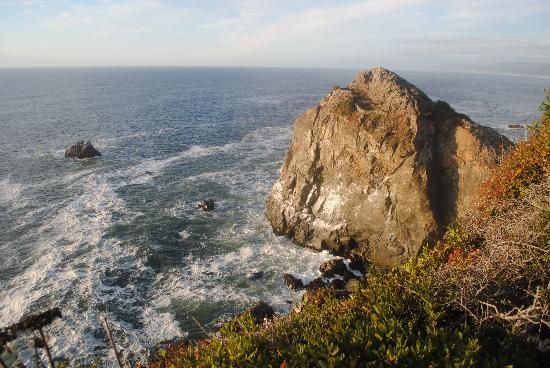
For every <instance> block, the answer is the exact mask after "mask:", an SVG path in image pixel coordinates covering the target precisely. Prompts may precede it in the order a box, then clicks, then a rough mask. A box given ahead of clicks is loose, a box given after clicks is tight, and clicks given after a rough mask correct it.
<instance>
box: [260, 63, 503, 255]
mask: <svg viewBox="0 0 550 368" xmlns="http://www.w3.org/2000/svg"><path fill="white" fill-rule="evenodd" d="M511 144H512V143H511V142H510V141H509V140H508V139H506V138H505V137H503V136H501V135H500V134H498V133H497V132H496V131H494V130H493V129H491V128H487V127H482V126H480V125H478V124H476V123H474V122H473V121H471V120H470V119H469V118H468V117H467V116H465V115H462V114H458V113H456V112H455V111H454V110H453V109H452V108H451V107H450V106H449V105H448V104H447V103H445V102H440V101H438V102H433V101H431V100H430V99H429V98H428V96H426V95H425V94H424V93H423V92H422V91H420V90H419V89H417V88H416V87H415V86H413V85H412V84H410V83H408V82H407V81H405V80H404V79H402V78H400V77H399V76H398V75H396V74H394V73H392V72H390V71H388V70H385V69H383V68H375V69H372V70H370V71H368V72H361V73H359V74H358V75H357V76H356V78H355V80H354V81H353V82H351V83H350V84H349V85H348V86H347V87H346V88H336V89H334V90H333V91H332V92H330V93H329V94H328V95H327V96H326V97H325V98H323V100H322V101H321V103H320V104H319V106H317V107H315V108H312V109H310V110H308V111H306V112H305V113H304V114H303V115H302V116H300V117H299V118H298V119H297V120H296V122H295V125H294V138H293V140H292V144H291V146H290V148H289V151H288V153H287V156H286V160H285V163H284V164H283V167H282V169H281V173H280V177H279V179H278V181H277V182H276V183H275V185H274V186H273V189H272V191H271V193H270V195H269V197H268V198H267V208H266V215H267V218H268V220H269V221H270V222H271V225H272V227H273V229H274V231H275V233H277V234H279V235H286V236H287V237H289V238H290V239H292V240H293V241H294V242H295V243H297V244H299V245H303V246H307V247H310V248H314V249H317V250H323V249H328V250H330V251H332V252H334V253H337V254H345V253H349V252H352V253H359V254H361V255H363V256H368V257H370V258H371V259H372V260H373V261H375V262H376V263H378V264H381V265H387V266H389V265H395V264H399V263H402V262H404V261H405V260H406V259H407V258H409V257H411V256H415V255H416V254H417V253H418V251H419V249H420V247H421V246H422V245H423V244H425V243H426V242H428V243H433V242H434V241H435V240H437V238H438V237H440V236H441V234H442V231H443V230H444V228H445V226H446V225H448V224H449V223H451V222H452V221H454V220H455V219H456V218H457V216H459V215H460V214H461V213H463V212H464V211H465V209H466V208H467V207H468V204H469V202H470V200H471V199H472V196H473V194H474V192H475V189H476V188H477V186H478V185H479V183H480V182H481V181H482V180H483V179H484V178H485V177H486V175H487V174H488V172H489V170H490V168H492V167H494V165H495V164H496V163H497V159H498V157H499V156H500V154H501V153H502V149H508V148H509V147H510V146H511Z"/></svg>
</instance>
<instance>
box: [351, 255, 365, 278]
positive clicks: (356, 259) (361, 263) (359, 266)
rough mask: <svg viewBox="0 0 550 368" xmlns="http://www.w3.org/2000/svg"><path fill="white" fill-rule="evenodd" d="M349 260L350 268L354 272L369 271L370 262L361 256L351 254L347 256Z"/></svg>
mask: <svg viewBox="0 0 550 368" xmlns="http://www.w3.org/2000/svg"><path fill="white" fill-rule="evenodd" d="M347 258H348V259H349V264H348V266H349V268H351V269H352V270H356V271H359V272H361V273H365V272H366V271H367V267H368V262H367V261H366V260H365V259H364V258H363V257H361V256H360V255H358V254H355V253H350V254H348V255H347Z"/></svg>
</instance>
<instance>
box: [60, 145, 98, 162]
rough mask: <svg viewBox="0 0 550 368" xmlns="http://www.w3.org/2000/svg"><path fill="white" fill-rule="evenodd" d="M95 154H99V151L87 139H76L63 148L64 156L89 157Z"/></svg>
mask: <svg viewBox="0 0 550 368" xmlns="http://www.w3.org/2000/svg"><path fill="white" fill-rule="evenodd" d="M95 156H101V153H100V152H99V151H98V150H96V149H95V148H94V146H93V145H92V144H91V143H90V142H89V141H78V142H76V143H75V144H73V145H72V146H70V147H69V148H67V149H66V150H65V157H72V158H90V157H95Z"/></svg>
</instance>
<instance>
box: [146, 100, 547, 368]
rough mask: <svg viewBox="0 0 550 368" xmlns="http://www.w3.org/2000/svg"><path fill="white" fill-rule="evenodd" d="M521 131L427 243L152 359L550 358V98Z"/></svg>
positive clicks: (315, 362)
mask: <svg viewBox="0 0 550 368" xmlns="http://www.w3.org/2000/svg"><path fill="white" fill-rule="evenodd" d="M541 110H542V112H543V114H542V116H541V119H540V120H539V121H538V122H537V124H534V126H535V127H536V128H535V129H533V131H532V133H531V134H530V137H529V138H528V139H527V140H526V141H525V142H522V143H520V144H518V145H517V147H516V149H514V150H513V151H512V152H511V153H509V154H508V155H507V156H506V157H504V159H503V161H502V164H501V166H500V167H498V168H497V169H496V170H495V171H494V173H493V174H492V175H491V176H490V178H489V179H488V180H487V181H486V182H485V183H484V184H483V185H482V186H481V188H480V191H479V196H478V203H477V204H476V206H474V208H473V209H471V210H470V212H469V213H467V214H466V215H465V216H463V217H462V218H461V219H459V220H458V221H457V223H456V224H454V225H453V226H452V227H450V228H449V229H448V231H447V233H446V236H445V237H444V239H443V240H442V241H441V242H439V243H438V244H437V245H436V246H435V247H434V248H430V249H428V248H426V249H423V250H422V253H421V254H420V256H419V257H417V258H414V259H411V260H409V261H408V262H407V263H406V264H405V265H403V266H401V267H398V268H394V269H392V270H391V271H389V272H382V271H379V270H376V269H374V268H371V269H370V270H369V272H368V274H367V275H365V277H364V278H363V279H362V280H361V281H360V282H354V283H349V284H348V285H347V288H348V291H347V292H344V293H342V292H341V291H336V290H333V289H330V288H329V289H321V290H319V291H317V292H315V293H307V294H306V295H305V296H304V300H303V301H302V303H301V305H299V306H298V307H296V308H295V309H294V310H293V311H292V312H291V313H290V314H289V315H288V316H279V317H276V318H275V319H273V320H271V321H267V322H265V323H263V324H260V325H257V324H255V323H254V321H253V319H252V317H251V316H249V315H242V316H240V317H239V318H237V319H235V320H233V321H231V322H229V323H227V324H226V325H225V326H224V327H223V328H222V329H221V331H219V333H218V334H217V335H215V336H214V337H210V338H208V339H205V340H202V341H200V342H198V343H189V344H184V345H174V346H169V347H168V348H166V349H163V350H160V351H159V353H158V355H157V356H156V357H155V358H154V359H153V360H152V361H151V362H150V363H149V366H150V367H194V366H197V367H260V366H269V367H305V366H307V367H310V366H319V367H343V366H344V367H363V366H399V367H407V366H408V367H426V366H434V367H440V366H441V367H444V366H447V367H474V366H475V367H484V366H487V367H497V366H498V367H502V366H514V367H537V366H540V367H542V366H545V364H547V362H548V361H550V360H549V359H550V231H549V223H550V171H549V158H550V157H549V152H550V95H547V99H546V101H545V102H544V103H543V104H542V106H541Z"/></svg>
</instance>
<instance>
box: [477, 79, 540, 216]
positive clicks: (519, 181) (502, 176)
mask: <svg viewBox="0 0 550 368" xmlns="http://www.w3.org/2000/svg"><path fill="white" fill-rule="evenodd" d="M540 110H541V111H542V116H541V118H540V120H539V121H538V122H536V124H534V125H533V126H534V127H536V128H535V129H532V130H531V134H530V135H529V138H528V139H527V140H525V141H522V142H520V143H519V144H518V145H517V147H516V148H515V149H514V150H513V151H512V153H511V154H509V155H507V156H506V157H505V158H504V159H503V161H502V163H501V165H500V166H499V168H498V169H497V170H498V171H496V172H495V174H494V175H492V177H491V178H490V179H489V180H488V181H486V182H485V183H484V184H483V185H482V187H481V195H482V200H481V201H480V203H479V207H480V208H483V207H485V208H488V210H492V206H487V204H491V202H493V201H498V200H499V199H503V198H510V197H518V196H519V195H520V194H521V192H522V191H523V190H524V189H525V188H527V187H528V186H529V185H530V184H531V183H537V182H541V181H542V180H543V178H544V175H545V173H547V172H548V171H549V169H550V90H547V91H546V100H545V101H544V102H543V103H542V104H541V106H540Z"/></svg>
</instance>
